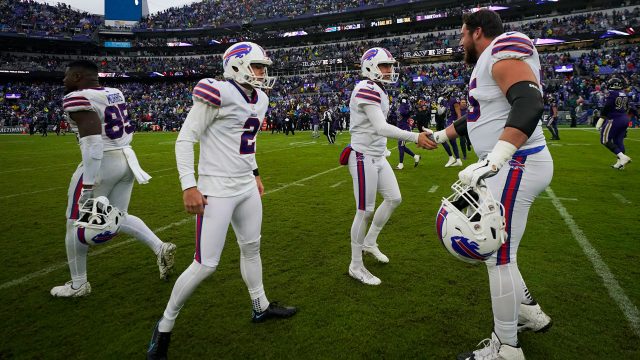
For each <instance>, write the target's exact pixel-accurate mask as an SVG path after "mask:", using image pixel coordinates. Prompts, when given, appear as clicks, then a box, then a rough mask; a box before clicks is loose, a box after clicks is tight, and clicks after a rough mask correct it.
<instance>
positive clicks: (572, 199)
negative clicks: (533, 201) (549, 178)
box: [537, 196, 578, 201]
mask: <svg viewBox="0 0 640 360" xmlns="http://www.w3.org/2000/svg"><path fill="white" fill-rule="evenodd" d="M537 199H545V200H553V199H554V198H552V197H549V196H538V197H537ZM555 199H558V200H562V201H578V199H576V198H563V197H559V198H555Z"/></svg>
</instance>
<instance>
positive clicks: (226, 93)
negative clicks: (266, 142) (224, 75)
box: [193, 79, 269, 177]
mask: <svg viewBox="0 0 640 360" xmlns="http://www.w3.org/2000/svg"><path fill="white" fill-rule="evenodd" d="M193 99H194V101H203V102H205V103H206V104H207V105H210V106H213V107H216V108H218V115H217V117H216V118H215V119H214V120H213V122H212V123H211V125H210V126H209V127H207V128H206V129H205V131H204V133H203V134H202V135H201V138H200V160H199V163H198V174H199V175H210V176H224V177H234V176H243V175H247V174H252V171H253V169H254V166H255V164H256V160H255V158H256V156H255V153H256V135H257V134H258V130H260V125H261V124H262V119H264V116H265V114H266V113H267V108H268V106H269V98H268V97H267V94H265V93H264V92H263V91H262V90H260V89H256V90H254V92H253V98H251V99H250V98H249V97H248V96H247V95H246V94H245V92H244V91H243V89H242V88H240V85H238V84H236V83H235V82H234V81H232V80H229V81H218V80H214V79H202V80H200V82H198V84H197V85H196V86H195V87H194V89H193Z"/></svg>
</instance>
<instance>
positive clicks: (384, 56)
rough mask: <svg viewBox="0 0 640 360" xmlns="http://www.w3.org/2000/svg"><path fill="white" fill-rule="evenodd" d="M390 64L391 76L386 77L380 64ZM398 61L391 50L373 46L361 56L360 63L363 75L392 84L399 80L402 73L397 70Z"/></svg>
mask: <svg viewBox="0 0 640 360" xmlns="http://www.w3.org/2000/svg"><path fill="white" fill-rule="evenodd" d="M380 64H389V65H391V74H390V76H389V78H386V79H385V77H384V75H383V74H382V71H380V68H379V67H378V65H380ZM396 64H397V61H396V59H394V58H393V55H391V53H390V52H389V50H387V49H385V48H381V47H375V48H371V49H369V50H367V51H365V52H364V55H362V58H360V65H361V70H362V76H364V77H367V78H369V79H371V80H373V81H380V82H383V83H387V84H392V83H395V82H397V81H398V76H400V74H399V73H398V72H397V71H396V66H395V65H396Z"/></svg>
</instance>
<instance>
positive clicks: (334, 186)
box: [329, 180, 347, 188]
mask: <svg viewBox="0 0 640 360" xmlns="http://www.w3.org/2000/svg"><path fill="white" fill-rule="evenodd" d="M345 181H347V180H342V181H338V182H337V183H335V184H333V185H331V186H329V187H332V188H336V187H338V186H340V185H342V184H343V183H344V182H345Z"/></svg>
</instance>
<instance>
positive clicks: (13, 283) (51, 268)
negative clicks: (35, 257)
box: [0, 216, 194, 290]
mask: <svg viewBox="0 0 640 360" xmlns="http://www.w3.org/2000/svg"><path fill="white" fill-rule="evenodd" d="M193 219H194V218H193V217H192V216H190V217H188V218H186V219H182V220H180V221H176V222H174V223H172V224H169V225H165V226H163V227H159V228H157V229H155V230H153V232H154V233H156V234H157V233H160V232H163V231H165V230H168V229H170V228H172V227H176V226H180V225H182V224H185V223H187V222H190V221H193ZM134 240H135V239H134V238H132V237H128V238H127V239H126V240H123V241H120V242H116V243H114V244H113V245H108V246H105V247H103V248H101V249H99V250H96V251H91V252H89V256H96V255H100V254H103V253H105V252H107V251H109V250H113V249H115V248H117V247H121V246H124V245H128V244H130V243H132V242H133V241H134ZM66 266H67V263H66V262H62V263H57V264H55V265H51V266H48V267H46V268H44V269H41V270H38V271H36V272H32V273H31V274H29V275H25V276H23V277H21V278H18V279H15V280H11V281H8V282H6V283H3V284H2V285H0V290H4V289H7V288H10V287H13V286H16V285H20V284H22V283H24V282H27V281H29V280H31V279H35V278H37V277H40V276H43V275H46V274H48V273H50V272H53V271H56V270H58V269H62V268H64V267H66Z"/></svg>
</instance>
